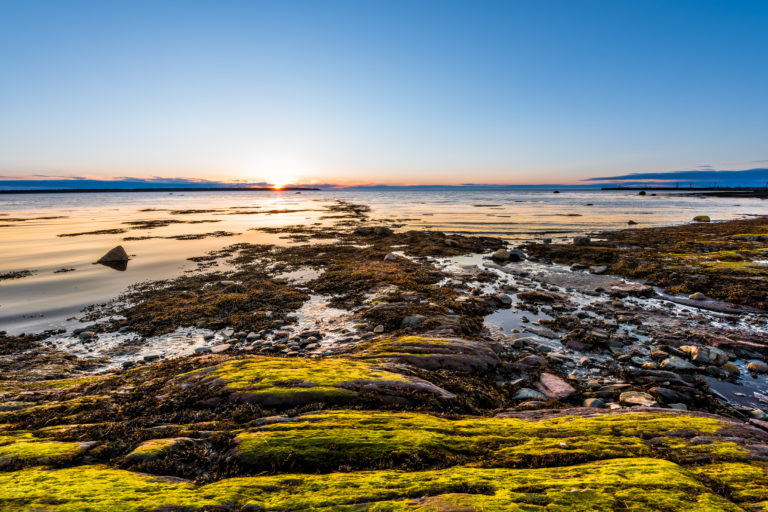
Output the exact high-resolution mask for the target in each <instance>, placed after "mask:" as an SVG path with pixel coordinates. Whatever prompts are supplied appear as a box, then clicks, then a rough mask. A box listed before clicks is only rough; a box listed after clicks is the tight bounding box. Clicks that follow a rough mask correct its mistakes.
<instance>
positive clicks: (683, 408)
mask: <svg viewBox="0 0 768 512" xmlns="http://www.w3.org/2000/svg"><path fill="white" fill-rule="evenodd" d="M667 407H669V408H670V409H677V410H678V411H687V410H688V406H687V405H685V404H667Z"/></svg>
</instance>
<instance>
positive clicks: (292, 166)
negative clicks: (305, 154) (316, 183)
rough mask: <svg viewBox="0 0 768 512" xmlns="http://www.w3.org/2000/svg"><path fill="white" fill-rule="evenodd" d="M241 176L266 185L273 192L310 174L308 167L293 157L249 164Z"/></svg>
mask: <svg viewBox="0 0 768 512" xmlns="http://www.w3.org/2000/svg"><path fill="white" fill-rule="evenodd" d="M243 174H246V175H248V176H249V177H250V179H252V180H254V181H259V182H264V183H268V184H269V185H270V186H271V187H272V188H274V189H275V190H280V189H282V188H285V187H286V186H287V185H292V184H294V183H297V182H298V181H300V180H301V179H303V177H305V176H307V175H308V174H311V170H310V166H309V165H308V164H307V163H306V162H304V161H301V160H299V159H297V158H295V157H288V156H282V155H281V156H272V157H268V158H262V159H260V160H259V161H258V162H257V163H256V164H253V163H252V164H250V165H248V166H247V169H246V170H244V172H243Z"/></svg>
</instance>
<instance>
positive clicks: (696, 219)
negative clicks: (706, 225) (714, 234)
mask: <svg viewBox="0 0 768 512" xmlns="http://www.w3.org/2000/svg"><path fill="white" fill-rule="evenodd" d="M711 220H712V219H710V218H709V216H708V215H697V216H695V217H694V218H693V222H710V221H711Z"/></svg>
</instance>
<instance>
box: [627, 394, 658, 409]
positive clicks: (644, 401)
mask: <svg viewBox="0 0 768 512" xmlns="http://www.w3.org/2000/svg"><path fill="white" fill-rule="evenodd" d="M619 403H620V404H621V405H625V406H627V407H635V406H641V407H658V405H659V404H658V403H657V402H656V400H655V399H654V398H653V397H652V396H651V395H649V394H648V393H643V392H642V391H624V392H623V393H622V394H621V395H619Z"/></svg>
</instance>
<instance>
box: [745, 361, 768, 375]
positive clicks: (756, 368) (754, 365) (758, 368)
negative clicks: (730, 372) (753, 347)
mask: <svg viewBox="0 0 768 512" xmlns="http://www.w3.org/2000/svg"><path fill="white" fill-rule="evenodd" d="M747 371H748V372H750V373H768V364H765V363H763V362H762V361H752V362H750V363H749V364H748V365H747Z"/></svg>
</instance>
